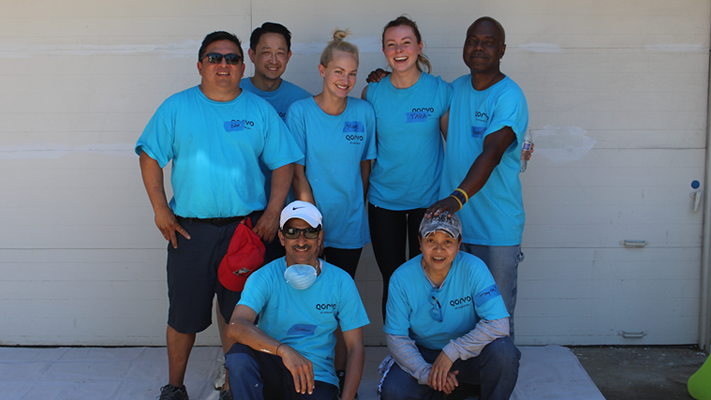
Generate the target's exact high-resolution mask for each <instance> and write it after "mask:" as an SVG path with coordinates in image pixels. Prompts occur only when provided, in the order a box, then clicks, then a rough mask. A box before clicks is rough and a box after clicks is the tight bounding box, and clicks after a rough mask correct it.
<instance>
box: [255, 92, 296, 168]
mask: <svg viewBox="0 0 711 400" xmlns="http://www.w3.org/2000/svg"><path fill="white" fill-rule="evenodd" d="M265 105H266V106H263V107H262V112H263V113H264V114H265V126H266V127H267V132H266V135H265V143H264V151H263V152H262V155H261V159H262V162H264V164H265V165H266V166H268V167H269V169H271V170H275V169H277V168H279V167H283V166H284V165H287V164H289V163H292V162H296V161H298V160H302V159H303V158H304V154H303V152H302V151H300V150H299V148H298V147H297V145H296V142H295V141H294V138H293V136H292V135H291V133H289V130H288V129H287V127H286V124H284V121H282V119H281V118H279V114H277V112H276V111H275V110H274V108H273V107H272V106H270V105H268V104H267V103H266V102H265Z"/></svg>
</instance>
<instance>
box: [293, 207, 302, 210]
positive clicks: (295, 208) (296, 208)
mask: <svg viewBox="0 0 711 400" xmlns="http://www.w3.org/2000/svg"><path fill="white" fill-rule="evenodd" d="M299 208H304V207H294V208H292V209H291V211H294V210H298V209H299Z"/></svg>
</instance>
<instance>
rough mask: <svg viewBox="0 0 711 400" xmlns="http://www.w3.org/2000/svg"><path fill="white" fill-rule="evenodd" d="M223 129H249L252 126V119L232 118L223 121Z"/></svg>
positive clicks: (228, 130) (230, 130)
mask: <svg viewBox="0 0 711 400" xmlns="http://www.w3.org/2000/svg"><path fill="white" fill-rule="evenodd" d="M224 126H225V131H227V132H239V131H243V130H245V129H246V130H251V129H252V128H253V127H254V121H247V120H246V119H242V120H239V121H238V120H234V119H233V120H232V121H227V122H225V123H224Z"/></svg>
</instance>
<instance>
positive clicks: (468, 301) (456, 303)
mask: <svg viewBox="0 0 711 400" xmlns="http://www.w3.org/2000/svg"><path fill="white" fill-rule="evenodd" d="M449 305H450V306H452V307H454V309H455V310H456V309H460V308H464V307H467V306H470V305H472V296H464V297H460V298H458V299H454V300H450V301H449Z"/></svg>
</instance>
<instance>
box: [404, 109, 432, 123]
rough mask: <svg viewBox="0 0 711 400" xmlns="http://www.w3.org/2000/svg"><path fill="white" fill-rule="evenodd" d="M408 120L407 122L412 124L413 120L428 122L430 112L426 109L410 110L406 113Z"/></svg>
mask: <svg viewBox="0 0 711 400" xmlns="http://www.w3.org/2000/svg"><path fill="white" fill-rule="evenodd" d="M405 116H406V118H407V119H406V121H405V123H407V124H411V123H413V122H427V117H428V114H427V112H425V111H418V112H409V113H405Z"/></svg>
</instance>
